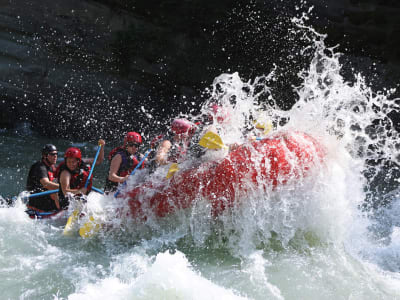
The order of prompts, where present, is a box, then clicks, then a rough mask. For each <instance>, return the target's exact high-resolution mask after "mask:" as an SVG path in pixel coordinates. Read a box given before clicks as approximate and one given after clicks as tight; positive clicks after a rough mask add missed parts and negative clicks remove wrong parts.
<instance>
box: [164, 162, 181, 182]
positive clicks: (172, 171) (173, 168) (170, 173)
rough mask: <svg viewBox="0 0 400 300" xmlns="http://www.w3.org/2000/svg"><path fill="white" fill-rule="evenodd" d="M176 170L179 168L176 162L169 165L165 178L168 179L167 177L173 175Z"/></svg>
mask: <svg viewBox="0 0 400 300" xmlns="http://www.w3.org/2000/svg"><path fill="white" fill-rule="evenodd" d="M178 170H179V167H178V164H177V163H173V164H171V166H170V167H169V170H168V173H167V176H166V178H167V179H168V178H170V177H172V175H174V174H175V172H177V171H178Z"/></svg>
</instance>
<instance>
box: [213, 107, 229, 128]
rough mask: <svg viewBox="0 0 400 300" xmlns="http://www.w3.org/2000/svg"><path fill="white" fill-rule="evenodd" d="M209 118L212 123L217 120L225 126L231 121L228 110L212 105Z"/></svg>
mask: <svg viewBox="0 0 400 300" xmlns="http://www.w3.org/2000/svg"><path fill="white" fill-rule="evenodd" d="M208 118H209V120H210V121H211V122H212V121H214V119H215V120H216V121H217V122H218V123H220V124H223V123H225V122H228V121H229V120H230V114H229V112H228V111H227V109H225V108H224V107H222V106H221V105H218V104H216V103H211V104H210V106H209V113H208Z"/></svg>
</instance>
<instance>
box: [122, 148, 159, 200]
mask: <svg viewBox="0 0 400 300" xmlns="http://www.w3.org/2000/svg"><path fill="white" fill-rule="evenodd" d="M151 150H153V149H152V148H150V149H149V150H147V152H146V153H145V154H144V156H143V158H142V160H141V161H140V162H139V163H138V164H137V166H136V167H135V168H134V169H133V171H132V172H131V174H129V176H132V175H133V174H135V172H136V170H137V169H138V168H140V166H141V165H142V164H143V162H144V161H145V159H146V158H147V156H148V155H149V153H150V152H151ZM125 185H126V180H125V181H124V183H123V184H122V186H121V188H120V189H118V191H117V192H116V193H115V194H114V197H117V196H118V195H119V193H120V192H121V190H122V189H123V188H124V186H125Z"/></svg>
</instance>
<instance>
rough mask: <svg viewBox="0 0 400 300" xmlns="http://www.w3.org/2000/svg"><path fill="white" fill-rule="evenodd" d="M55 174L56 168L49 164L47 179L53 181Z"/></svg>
mask: <svg viewBox="0 0 400 300" xmlns="http://www.w3.org/2000/svg"><path fill="white" fill-rule="evenodd" d="M55 175H56V168H55V167H54V166H53V165H52V166H50V170H48V171H47V176H49V181H51V182H53V181H54V179H55V178H56V177H55Z"/></svg>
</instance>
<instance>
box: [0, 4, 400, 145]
mask: <svg viewBox="0 0 400 300" xmlns="http://www.w3.org/2000/svg"><path fill="white" fill-rule="evenodd" d="M308 3H309V4H312V5H314V6H315V9H314V12H313V17H312V18H311V20H310V23H311V24H313V26H315V27H316V28H317V29H318V31H320V32H326V33H328V40H327V42H328V43H329V44H331V45H334V44H338V43H339V44H340V45H341V48H340V49H341V50H342V52H346V53H348V55H346V57H347V58H345V63H346V64H347V65H348V69H349V70H350V68H351V67H356V68H360V69H361V70H363V69H364V70H365V72H366V73H367V74H378V75H377V76H371V81H375V83H376V84H377V85H378V86H385V85H386V86H393V85H395V84H397V83H398V78H399V74H400V71H399V69H400V68H399V66H400V63H399V62H400V50H399V49H400V47H399V36H400V35H399V34H398V33H399V30H400V25H399V23H400V21H399V19H400V18H399V17H397V16H398V13H399V12H400V8H399V5H400V4H399V3H398V2H397V1H378V0H375V1H372V0H365V1H351V0H337V1H336V0H335V1H333V0H329V1H327V0H326V1H324V0H321V1H320V0H310V1H309V2H308ZM294 7H295V3H294V2H293V1H289V0H287V1H279V0H269V1H235V0H220V1H211V0H191V1H190V0H188V1H174V0H158V1H156V0H148V1H131V0H129V1H128V0H126V1H124V0H114V1H111V0H110V1H107V0H97V1H75V0H70V1H58V0H53V1H50V0H42V1H27V0H9V1H4V0H1V1H0V93H1V98H0V118H1V119H0V127H7V126H8V127H10V126H13V125H14V124H15V123H16V122H20V121H24V120H27V121H29V122H30V123H32V126H33V127H34V129H36V130H38V131H39V132H40V133H41V134H44V135H49V136H59V137H66V138H72V137H75V138H77V137H80V138H91V139H97V137H98V136H99V135H102V136H104V137H106V138H108V137H113V136H115V135H116V134H119V133H121V132H123V131H125V130H128V129H135V130H140V129H143V131H144V132H145V133H146V132H149V131H154V130H155V129H160V128H162V125H163V124H162V122H163V120H165V119H167V118H169V117H170V116H172V115H174V114H176V113H178V112H180V111H184V112H189V111H190V110H191V109H194V110H196V109H198V107H199V103H201V102H202V101H203V99H202V97H205V96H203V95H202V91H204V89H205V88H206V87H207V86H209V85H210V84H211V82H212V80H213V78H214V77H215V76H217V75H219V74H220V73H221V72H227V71H228V72H233V71H239V74H241V75H242V76H244V77H245V78H247V79H249V78H254V77H255V76H258V75H262V74H265V73H268V72H269V71H270V70H271V68H272V65H273V64H277V65H278V67H279V68H280V70H281V77H280V80H278V81H277V82H276V83H275V86H273V87H272V88H273V89H275V90H276V92H277V93H279V97H277V98H278V99H280V103H279V105H280V106H282V107H284V108H289V107H290V106H291V105H292V104H293V103H294V101H295V97H294V95H293V94H292V93H291V88H290V87H291V86H292V85H293V84H296V80H297V79H296V76H297V72H298V71H299V70H301V69H302V68H303V67H304V66H306V65H307V62H308V58H307V57H293V55H292V53H294V52H295V51H293V49H296V48H299V49H300V48H301V47H302V46H303V45H301V42H298V41H297V40H296V37H295V36H293V35H292V36H290V35H289V34H288V32H289V31H290V29H291V26H292V25H291V23H290V16H292V15H295V14H298V13H299V12H298V11H297V10H296V9H295V8H294ZM346 59H347V61H346ZM373 62H375V65H373V64H372V63H373ZM278 75H279V74H278ZM147 112H150V114H151V115H152V118H149V115H148V114H147ZM158 122H161V123H158Z"/></svg>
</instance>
